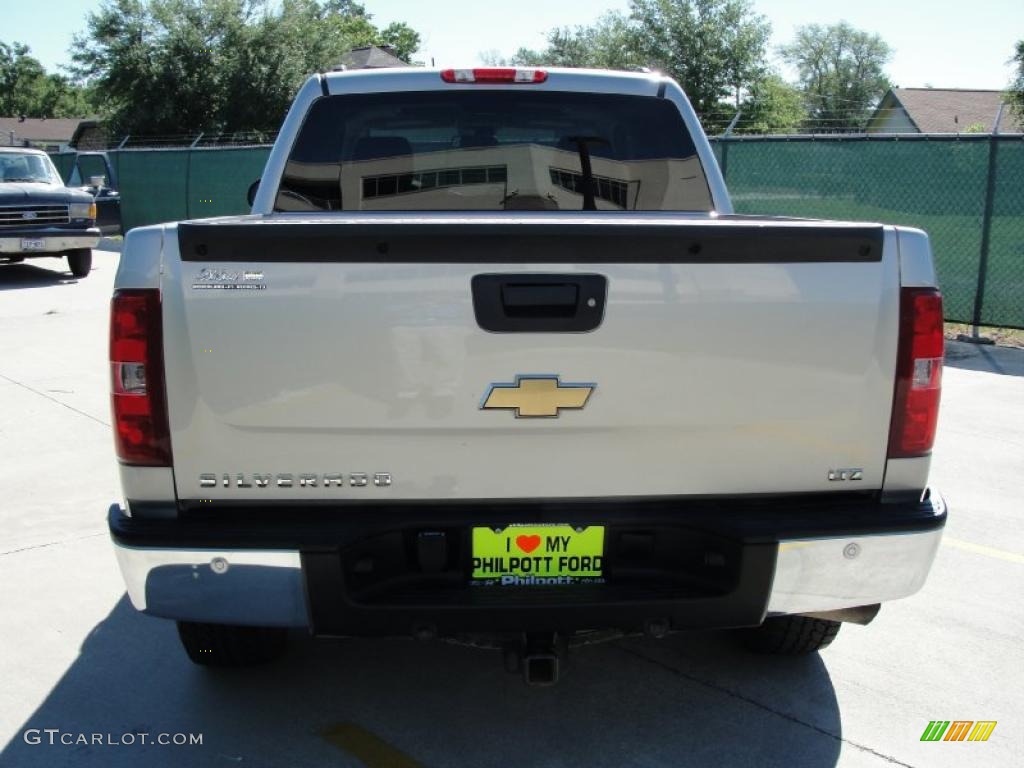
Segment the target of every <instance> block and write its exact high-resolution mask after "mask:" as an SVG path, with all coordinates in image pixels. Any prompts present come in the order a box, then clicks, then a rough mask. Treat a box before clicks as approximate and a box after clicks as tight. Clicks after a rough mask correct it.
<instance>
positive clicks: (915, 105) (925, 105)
mask: <svg viewBox="0 0 1024 768" xmlns="http://www.w3.org/2000/svg"><path fill="white" fill-rule="evenodd" d="M1004 101H1005V95H1004V94H1003V92H1002V91H972V90H966V89H960V88H893V89H892V90H891V91H889V93H888V94H886V97H885V98H884V99H882V103H881V104H880V105H879V109H882V108H883V107H891V106H893V102H895V104H897V105H899V106H902V107H903V109H904V110H905V111H906V113H907V116H908V117H909V118H910V119H911V121H912V122H913V123H914V125H916V126H917V129H918V130H919V131H920V132H921V133H963V132H965V131H966V130H967V129H968V128H969V127H971V126H975V125H983V126H984V127H985V129H984V132H985V133H991V132H992V131H993V129H995V128H997V126H996V125H995V121H996V115H998V114H999V105H1000V104H1002V103H1003V102H1004ZM877 114H878V112H877V111H876V115H877ZM998 130H999V132H1000V133H1020V132H1021V130H1022V127H1021V123H1020V121H1019V120H1018V119H1017V118H1016V116H1015V115H1014V114H1013V110H1012V109H1010V106H1009V105H1007V106H1006V107H1005V108H1004V109H1003V115H1002V119H1001V120H1000V122H999V126H998Z"/></svg>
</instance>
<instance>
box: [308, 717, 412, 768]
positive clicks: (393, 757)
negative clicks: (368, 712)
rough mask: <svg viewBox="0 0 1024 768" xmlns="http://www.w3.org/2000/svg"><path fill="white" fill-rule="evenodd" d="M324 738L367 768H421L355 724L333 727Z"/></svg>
mask: <svg viewBox="0 0 1024 768" xmlns="http://www.w3.org/2000/svg"><path fill="white" fill-rule="evenodd" d="M323 737H324V738H325V739H326V740H327V741H329V742H330V743H331V744H333V745H334V746H336V747H338V748H339V749H342V750H344V751H345V752H348V753H349V754H350V755H352V756H353V757H354V758H356V759H357V760H359V762H361V763H362V764H363V765H365V766H366V767H367V768H421V766H420V764H419V763H417V762H416V761H415V760H413V759H412V758H411V757H409V756H408V755H407V754H405V753H404V752H402V751H400V750H398V749H396V748H395V747H393V746H391V745H390V744H388V743H387V742H386V741H384V739H382V738H381V737H380V736H378V735H377V734H375V733H372V732H371V731H368V730H366V729H365V728H363V727H362V726H361V725H356V724H355V723H337V724H335V725H332V726H330V727H328V728H327V729H325V730H324V731H323Z"/></svg>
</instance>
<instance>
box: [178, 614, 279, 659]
mask: <svg viewBox="0 0 1024 768" xmlns="http://www.w3.org/2000/svg"><path fill="white" fill-rule="evenodd" d="M178 637H179V638H181V644H182V645H183V646H184V647H185V652H186V653H187V654H188V657H189V658H190V659H191V660H192V661H193V662H194V663H196V664H199V665H201V666H204V667H249V666H254V665H256V664H267V663H269V662H271V661H275V660H276V659H279V658H281V656H283V655H284V652H285V649H286V648H287V645H288V630H287V629H285V628H283V627H238V626H231V625H228V624H200V623H197V622H191V621H179V622H178Z"/></svg>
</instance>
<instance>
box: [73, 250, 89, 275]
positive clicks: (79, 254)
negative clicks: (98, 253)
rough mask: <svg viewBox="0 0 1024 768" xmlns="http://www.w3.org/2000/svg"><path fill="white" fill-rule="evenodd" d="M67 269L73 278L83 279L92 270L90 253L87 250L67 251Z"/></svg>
mask: <svg viewBox="0 0 1024 768" xmlns="http://www.w3.org/2000/svg"><path fill="white" fill-rule="evenodd" d="M68 267H69V268H70V269H71V274H72V275H74V276H75V277H85V276H86V275H88V274H89V271H90V270H91V269H92V251H91V250H89V249H88V248H76V249H75V250H73V251H68Z"/></svg>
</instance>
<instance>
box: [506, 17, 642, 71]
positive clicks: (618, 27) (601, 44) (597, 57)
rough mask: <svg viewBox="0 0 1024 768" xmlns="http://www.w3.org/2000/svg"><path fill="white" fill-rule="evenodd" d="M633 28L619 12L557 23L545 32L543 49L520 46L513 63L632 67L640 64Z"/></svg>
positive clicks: (609, 67) (612, 67)
mask: <svg viewBox="0 0 1024 768" xmlns="http://www.w3.org/2000/svg"><path fill="white" fill-rule="evenodd" d="M641 61H642V58H641V54H640V51H639V45H638V40H637V37H636V29H635V28H634V27H632V26H631V24H630V20H629V19H628V18H627V17H625V16H623V15H622V14H620V13H606V14H605V15H604V16H602V17H601V18H599V19H598V20H597V21H596V22H594V24H592V25H590V26H578V27H574V28H572V27H561V28H558V29H553V30H551V31H550V32H549V33H548V47H547V49H546V50H545V51H543V52H540V53H538V52H536V51H530V50H528V49H525V48H520V49H519V50H518V51H517V52H516V54H515V55H514V56H513V57H512V63H513V64H519V65H523V66H537V65H539V64H547V65H549V66H553V67H594V68H600V69H636V68H637V67H638V66H640V65H641Z"/></svg>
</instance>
